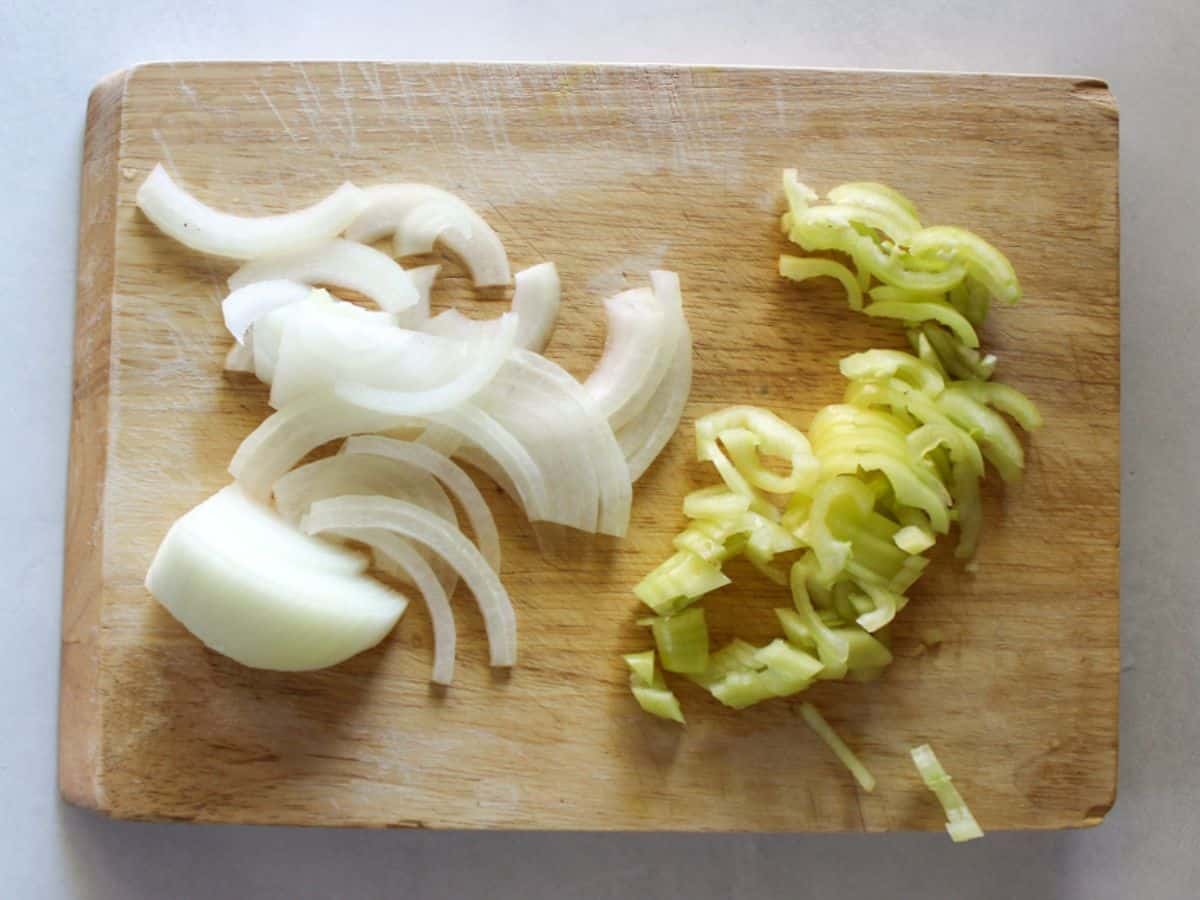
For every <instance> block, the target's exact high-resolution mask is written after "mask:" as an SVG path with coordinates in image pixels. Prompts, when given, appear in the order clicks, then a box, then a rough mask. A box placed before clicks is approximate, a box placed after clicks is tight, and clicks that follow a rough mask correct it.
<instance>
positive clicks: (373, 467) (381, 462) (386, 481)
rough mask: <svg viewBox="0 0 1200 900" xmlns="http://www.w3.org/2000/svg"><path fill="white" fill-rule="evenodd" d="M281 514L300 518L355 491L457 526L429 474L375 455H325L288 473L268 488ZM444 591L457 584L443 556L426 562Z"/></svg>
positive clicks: (451, 590) (448, 504) (294, 519)
mask: <svg viewBox="0 0 1200 900" xmlns="http://www.w3.org/2000/svg"><path fill="white" fill-rule="evenodd" d="M272 491H273V493H274V494H275V506H276V508H277V509H278V510H279V512H280V514H281V515H282V516H283V517H284V518H286V519H288V520H290V521H292V522H298V521H299V520H300V518H301V517H302V516H303V515H304V513H306V512H307V511H308V508H309V507H310V506H312V505H313V504H314V503H316V502H317V501H318V500H328V499H329V498H330V497H341V496H345V495H348V494H354V495H376V494H378V495H380V496H384V497H395V498H396V499H397V500H407V501H408V502H410V503H414V504H416V505H417V506H420V507H422V508H423V509H427V510H429V511H430V512H431V513H434V514H435V515H437V516H438V517H440V518H442V519H445V520H446V521H447V522H449V523H450V524H451V525H453V526H454V527H455V528H457V527H458V515H457V514H456V513H455V511H454V504H453V503H451V502H450V498H449V497H447V496H446V492H445V491H444V490H442V486H441V484H439V483H438V481H437V479H435V478H434V477H433V476H432V475H430V474H429V473H427V472H425V471H423V470H421V469H419V468H417V467H415V466H411V465H408V464H406V463H403V462H401V461H399V460H394V459H385V458H383V457H379V456H373V457H365V458H358V459H353V458H350V457H346V456H329V457H326V458H325V459H318V460H317V461H316V462H311V463H309V464H308V465H305V466H300V467H299V468H297V469H293V470H292V471H290V472H288V473H287V474H286V475H284V476H283V477H282V478H280V479H279V480H278V481H276V482H275V485H274V487H273V488H272ZM430 562H431V564H432V565H433V567H434V569H435V570H436V571H437V577H438V581H440V582H441V584H442V587H443V589H444V590H445V591H446V593H447V594H453V593H454V589H455V587H457V585H458V579H457V576H456V575H455V574H454V570H453V569H452V568H450V567H449V566H447V565H446V564H445V563H444V562H443V561H442V560H440V559H438V558H436V557H434V558H432V559H431V560H430Z"/></svg>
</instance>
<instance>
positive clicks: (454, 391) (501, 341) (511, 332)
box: [337, 313, 517, 416]
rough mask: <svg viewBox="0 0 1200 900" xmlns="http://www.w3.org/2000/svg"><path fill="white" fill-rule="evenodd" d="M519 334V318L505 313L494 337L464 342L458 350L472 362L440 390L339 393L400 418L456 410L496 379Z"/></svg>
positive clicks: (346, 389)
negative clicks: (401, 416) (456, 407)
mask: <svg viewBox="0 0 1200 900" xmlns="http://www.w3.org/2000/svg"><path fill="white" fill-rule="evenodd" d="M409 333H410V334H415V332H409ZM516 334H517V317H516V316H515V315H513V314H512V313H505V314H504V315H503V316H501V317H500V319H499V322H498V324H497V327H496V329H495V334H494V335H493V336H491V337H489V338H485V339H483V340H480V341H477V342H461V343H460V344H459V346H458V350H459V351H460V352H462V353H463V354H464V355H465V356H466V357H467V358H468V359H469V362H465V363H464V364H463V365H462V367H461V370H460V373H459V374H458V376H457V377H455V378H453V379H452V380H450V381H448V382H445V383H444V384H441V385H439V386H437V387H433V388H429V389H425V390H420V389H418V390H407V391H405V390H389V389H386V388H381V387H376V386H373V385H370V384H361V383H343V384H341V385H340V386H339V387H338V388H337V391H338V394H339V395H341V396H342V397H344V398H345V399H346V400H348V401H349V402H351V403H354V404H355V405H357V406H361V407H363V408H364V409H372V410H376V411H379V412H388V413H393V414H397V415H408V416H415V415H422V414H424V413H429V412H436V411H440V410H445V409H452V408H454V407H455V406H458V405H459V404H462V403H464V402H466V401H467V400H469V399H470V398H471V397H473V396H474V395H475V394H477V393H479V391H480V390H481V389H482V388H483V387H484V386H485V385H487V384H488V383H489V382H491V381H492V380H493V379H494V378H495V377H496V374H497V372H499V371H500V369H501V367H502V366H503V365H504V360H505V359H506V358H507V357H508V355H509V353H510V352H512V349H513V342H514V340H515V339H516ZM443 346H444V345H443ZM443 352H444V351H443ZM442 358H443V359H444V358H445V357H444V356H443V357H442Z"/></svg>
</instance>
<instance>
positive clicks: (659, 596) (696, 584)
mask: <svg viewBox="0 0 1200 900" xmlns="http://www.w3.org/2000/svg"><path fill="white" fill-rule="evenodd" d="M727 584H729V578H728V577H726V575H725V574H724V573H723V572H722V571H721V570H720V568H719V567H717V566H715V565H713V564H712V563H707V562H705V561H704V560H702V559H701V558H700V557H698V556H696V555H695V554H694V553H689V552H688V551H686V550H680V551H679V552H678V553H676V554H675V555H674V556H672V557H671V558H670V559H668V560H666V562H664V563H663V564H662V565H660V566H659V567H658V568H657V569H655V570H654V571H653V572H651V573H650V574H649V575H647V576H646V577H645V578H643V579H642V580H641V582H639V583H638V585H637V587H635V588H634V589H633V592H634V594H636V595H637V598H638V599H639V600H641V601H642V602H643V603H645V604H646V605H647V606H649V607H650V608H651V609H653V610H654V611H655V612H656V613H658V614H659V615H660V616H661V615H670V614H672V613H675V612H679V611H680V610H681V609H683V608H684V607H686V606H688V605H689V604H690V603H692V602H693V601H694V600H696V599H697V598H698V597H702V596H703V595H705V594H707V593H709V592H710V591H715V590H716V589H717V588H720V587H724V586H725V585H727Z"/></svg>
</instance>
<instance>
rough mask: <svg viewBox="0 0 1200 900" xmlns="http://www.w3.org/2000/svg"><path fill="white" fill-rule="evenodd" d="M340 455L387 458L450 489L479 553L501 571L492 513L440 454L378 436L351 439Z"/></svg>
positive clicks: (472, 486) (466, 478)
mask: <svg viewBox="0 0 1200 900" xmlns="http://www.w3.org/2000/svg"><path fill="white" fill-rule="evenodd" d="M340 452H341V453H343V454H345V455H348V456H349V455H356V456H363V455H373V456H381V457H386V458H387V459H394V460H397V461H398V462H402V463H404V464H406V465H409V466H412V467H414V468H418V469H421V470H422V471H423V472H427V473H428V474H430V475H432V476H433V477H434V478H436V479H437V480H438V481H440V482H441V483H442V484H444V485H445V486H446V487H447V488H449V489H450V493H452V494H453V495H454V496H455V497H456V498H457V499H458V502H459V503H460V504H462V508H463V511H464V512H466V514H467V520H468V521H469V522H470V523H471V529H472V530H473V531H474V532H475V541H476V543H477V544H478V545H479V552H480V553H482V554H483V558H484V559H486V560H487V562H488V565H489V566H491V567H492V568H493V569H494V570H495V571H496V572H499V571H500V534H499V532H498V531H497V530H496V520H495V519H494V518H492V511H491V510H490V509H488V505H487V503H486V502H485V501H484V499H483V495H482V494H481V493H479V488H477V487H475V482H473V481H471V479H470V477H469V476H468V475H467V473H466V472H464V471H463V470H462V469H460V468H459V467H458V466H456V465H455V464H454V463H453V462H451V461H450V460H449V459H447V458H446V457H445V456H443V455H442V454H441V453H438V452H437V451H436V450H433V449H431V448H429V447H426V446H424V445H422V444H418V443H414V442H412V441H400V440H396V439H395V438H386V437H375V436H371V437H353V438H350V439H349V440H348V441H346V443H344V444H343V445H342V449H341V451H340Z"/></svg>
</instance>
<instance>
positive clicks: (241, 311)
mask: <svg viewBox="0 0 1200 900" xmlns="http://www.w3.org/2000/svg"><path fill="white" fill-rule="evenodd" d="M311 293H312V288H311V287H309V286H308V285H307V284H301V283H300V282H298V281H286V280H274V281H255V282H253V283H251V284H248V285H246V286H245V287H243V288H239V289H238V290H236V291H234V292H233V293H231V294H230V295H229V296H228V297H226V298H225V299H224V300H223V301H221V314H222V316H223V317H224V319H225V327H226V328H228V329H229V333H230V334H231V335H233V339H234V340H235V341H237V342H238V343H239V344H244V343H245V339H246V333H247V332H248V331H249V330H250V326H251V325H253V324H254V323H255V322H257V321H258V320H259V319H261V318H262V317H263V316H265V315H266V314H267V313H269V312H272V311H273V310H276V309H279V307H281V306H288V305H289V304H292V303H298V302H299V301H301V300H304V299H305V298H307V297H308V295H309V294H311Z"/></svg>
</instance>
